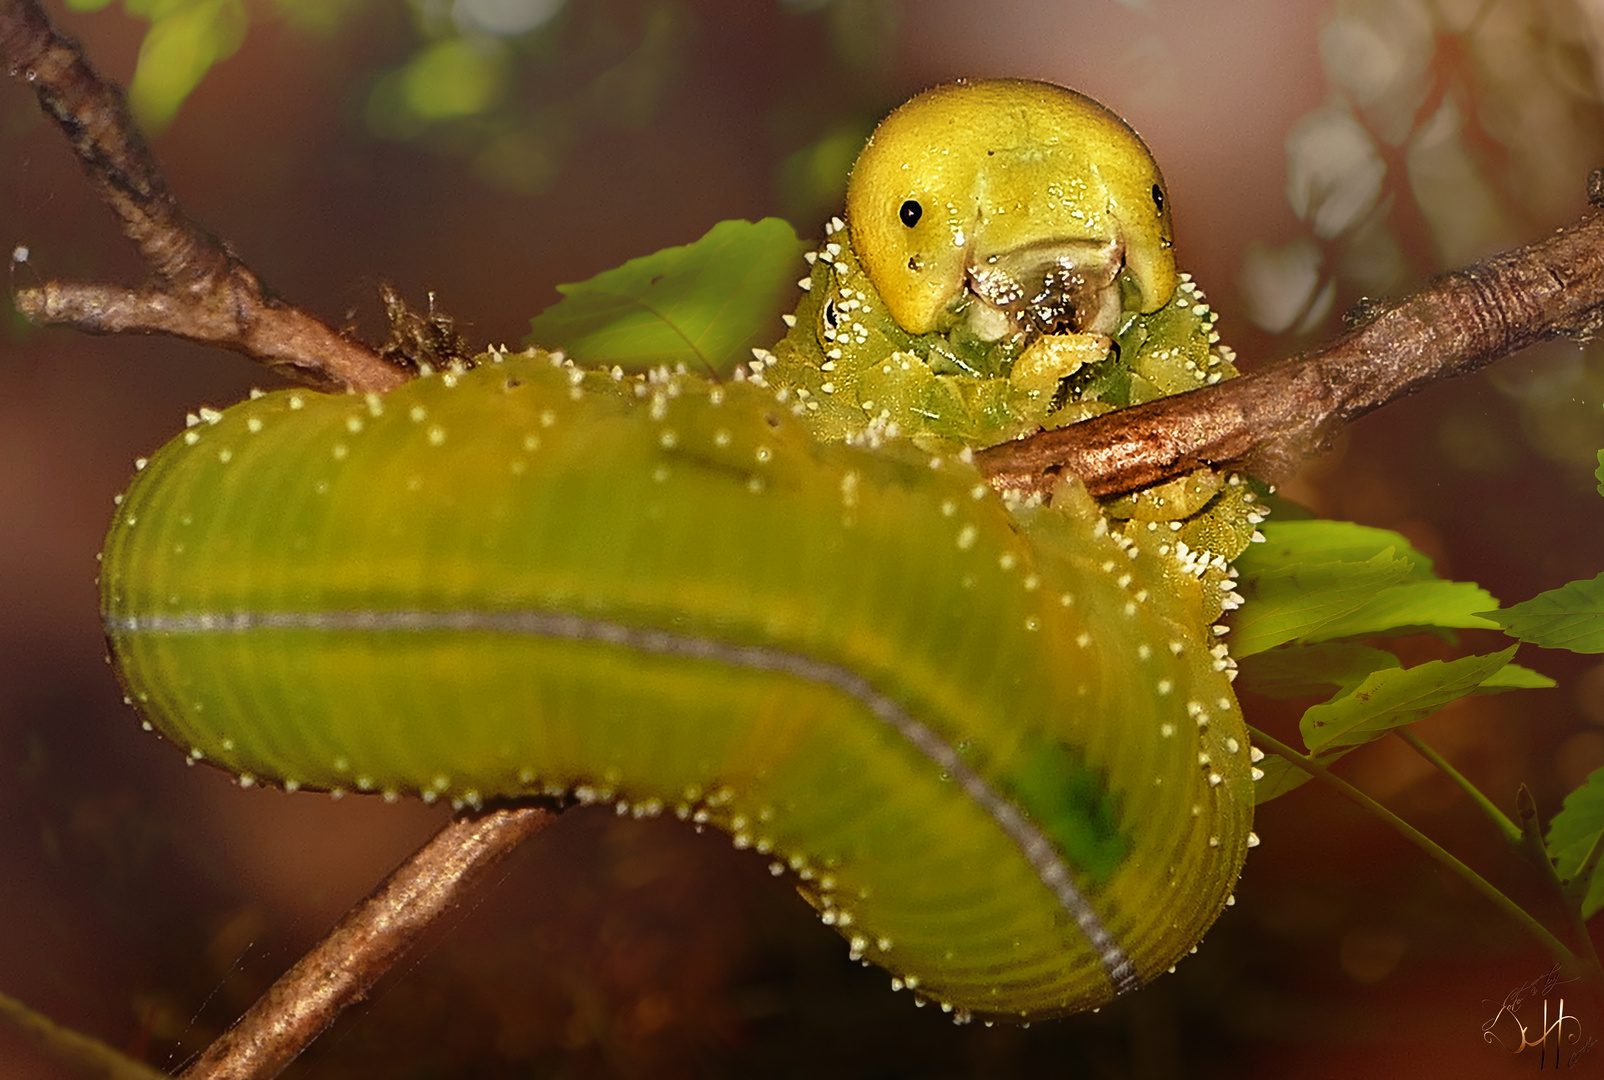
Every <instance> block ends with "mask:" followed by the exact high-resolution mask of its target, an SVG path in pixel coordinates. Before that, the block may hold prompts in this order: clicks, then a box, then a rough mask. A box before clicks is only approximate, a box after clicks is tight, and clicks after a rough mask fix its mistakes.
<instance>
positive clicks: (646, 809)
mask: <svg viewBox="0 0 1604 1080" xmlns="http://www.w3.org/2000/svg"><path fill="white" fill-rule="evenodd" d="M783 397H784V395H780V394H777V393H776V392H775V391H773V390H772V389H770V388H767V387H763V386H760V385H758V384H756V383H755V382H736V383H731V384H728V385H725V386H722V387H717V386H710V385H708V384H706V383H703V382H701V381H699V380H695V379H692V378H689V377H685V376H676V375H659V376H653V377H651V378H645V379H633V378H627V379H617V380H615V379H613V378H611V377H609V376H607V375H605V374H598V373H592V372H586V371H583V370H582V369H579V368H575V367H572V366H570V365H566V364H562V363H557V362H554V361H553V360H552V359H551V358H549V357H547V356H545V355H529V356H519V357H508V358H506V359H503V360H499V361H498V362H494V363H486V364H484V365H482V366H481V367H478V368H476V369H474V370H472V371H469V372H466V373H461V374H448V375H445V376H437V377H432V378H423V379H418V380H415V381H414V382H412V383H410V384H408V385H407V386H404V387H402V388H400V389H398V390H396V391H393V392H391V393H390V394H389V395H387V396H385V397H383V398H376V397H368V398H363V397H358V396H350V395H347V396H325V395H319V394H314V393H310V392H306V391H287V392H279V393H274V394H269V395H266V396H264V397H261V398H260V399H258V400H254V401H251V402H248V403H245V404H242V405H239V406H236V407H234V408H232V409H229V410H226V411H224V412H223V413H221V414H209V418H208V420H207V421H204V422H202V423H200V424H198V425H196V426H195V427H192V428H191V429H190V430H189V431H188V432H186V433H185V435H184V436H182V437H181V438H179V439H177V440H174V442H173V443H171V444H169V445H168V446H167V447H166V448H164V449H163V450H162V451H161V452H159V453H158V454H157V455H156V456H155V457H154V458H153V459H152V460H151V461H150V463H149V464H148V465H147V466H146V467H145V468H144V469H143V470H142V471H141V473H140V474H139V476H138V477H137V478H136V481H135V483H134V485H133V486H132V487H131V488H130V490H129V491H128V493H127V495H126V496H125V498H124V499H123V501H122V503H121V505H120V507H119V512H118V515H117V518H116V521H115V523H114V525H113V528H112V531H111V534H110V536H109V538H108V541H107V547H106V553H105V559H104V566H103V573H102V598H103V606H104V612H105V619H106V626H107V632H108V636H109V637H110V639H111V642H112V649H113V654H114V656H115V659H116V662H117V665H118V668H119V670H120V671H121V673H122V676H123V678H124V680H125V682H126V684H127V687H128V689H129V692H130V694H131V696H132V697H133V699H134V700H135V702H136V703H137V704H138V706H139V708H140V709H141V710H142V711H143V712H144V713H145V714H146V715H147V716H148V717H149V718H150V719H151V721H152V722H153V723H154V724H155V725H156V726H157V727H158V728H160V729H161V730H162V732H163V733H164V734H166V735H167V736H168V737H169V738H171V739H173V740H174V741H175V742H177V743H178V744H180V745H181V746H183V747H184V748H185V749H186V750H188V751H189V753H190V754H191V756H192V757H194V758H199V759H205V760H209V761H212V762H214V763H217V764H219V765H221V766H223V767H225V768H228V769H230V770H232V771H234V772H236V773H238V774H240V775H242V776H248V777H250V778H252V779H253V780H256V781H264V782H273V783H278V784H282V785H286V786H300V787H314V788H328V789H336V788H337V789H343V790H372V791H382V792H396V793H404V794H419V795H422V796H423V797H425V798H429V799H432V798H436V797H449V798H453V799H457V800H466V801H478V800H481V799H488V798H492V797H511V796H519V795H533V794H548V795H550V794H562V795H569V796H574V797H578V798H581V799H586V800H589V799H605V800H615V801H620V802H623V803H626V804H627V805H628V806H630V807H632V808H634V809H636V810H637V811H638V812H643V813H655V812H659V811H661V812H668V813H675V814H678V815H680V816H682V817H686V818H690V819H692V820H695V821H697V822H705V823H709V824H714V825H717V826H719V827H722V828H724V829H726V830H728V831H729V832H730V833H731V834H732V835H733V836H734V837H735V840H736V843H737V844H738V845H740V846H743V847H752V848H755V849H757V850H758V851H760V852H763V853H764V854H766V855H768V856H769V857H770V858H771V859H773V860H774V861H775V864H776V866H777V867H781V868H783V869H784V870H786V871H789V872H792V873H794V874H796V875H797V879H798V883H799V887H800V888H801V889H802V891H803V892H804V894H805V895H807V896H808V898H809V899H810V901H811V902H812V903H813V904H814V905H815V906H816V907H818V908H819V909H820V911H821V912H822V913H823V914H824V916H825V918H826V921H828V922H831V923H832V924H833V925H835V926H836V927H837V928H838V929H839V930H840V931H841V932H842V933H843V934H844V935H845V936H846V937H847V938H848V940H849V941H850V942H851V947H852V949H853V951H854V953H856V954H860V955H862V956H864V957H865V958H868V959H872V960H873V961H874V962H876V963H879V964H881V965H882V966H885V967H887V968H888V969H890V970H891V971H892V972H893V973H895V974H897V975H898V976H899V977H901V978H902V979H903V980H904V981H905V982H906V983H907V984H908V985H913V986H917V987H918V988H919V989H920V992H922V993H926V994H929V995H930V996H932V997H934V998H937V999H939V1000H941V1001H943V1002H945V1003H950V1004H952V1005H954V1006H955V1007H957V1008H961V1009H966V1010H971V1011H973V1012H976V1013H983V1014H995V1015H1016V1016H1018V1015H1038V1014H1046V1013H1056V1012H1063V1011H1068V1010H1072V1009H1076V1008H1082V1007H1086V1006H1087V1005H1091V1004H1096V1003H1098V1002H1101V1001H1104V1000H1107V999H1108V998H1109V997H1110V996H1112V994H1113V993H1114V992H1115V991H1116V989H1124V988H1129V986H1133V985H1136V984H1137V983H1139V982H1141V981H1145V980H1147V979H1150V978H1152V977H1154V976H1155V975H1157V974H1158V973H1159V972H1161V971H1162V970H1164V968H1166V967H1168V966H1169V965H1170V964H1171V963H1173V962H1174V960H1175V959H1176V958H1177V957H1178V956H1179V955H1181V954H1182V953H1184V952H1185V951H1186V949H1188V948H1190V946H1191V944H1192V943H1193V942H1194V941H1195V940H1196V938H1197V937H1198V936H1200V935H1201V933H1202V930H1203V929H1204V928H1205V927H1206V926H1207V925H1208V923H1209V922H1211V921H1212V919H1213V918H1214V916H1215V914H1216V913H1217V912H1218V910H1219V908H1220V906H1221V905H1222V904H1223V903H1224V901H1225V898H1226V896H1227V895H1228V893H1229V891H1230V888H1231V885H1232V882H1233V881H1234V879H1235V876H1236V872H1237V868H1238V866H1239V864H1240V856H1241V852H1242V850H1243V847H1244V845H1245V843H1246V837H1247V829H1248V822H1249V813H1250V807H1251V801H1252V800H1251V792H1250V790H1249V781H1248V771H1249V764H1248V758H1247V748H1246V736H1245V734H1243V732H1242V728H1241V718H1240V715H1239V713H1238V712H1237V711H1236V709H1235V706H1234V703H1232V702H1231V701H1230V700H1229V691H1228V688H1227V686H1228V684H1227V683H1226V680H1225V678H1224V676H1223V675H1222V674H1221V673H1220V672H1218V671H1216V670H1215V669H1214V664H1213V660H1212V657H1211V656H1210V654H1209V652H1208V651H1207V648H1206V646H1205V644H1204V641H1203V639H1202V638H1201V637H1200V635H1199V632H1198V631H1199V628H1198V627H1197V626H1195V625H1189V620H1188V618H1187V614H1186V612H1185V610H1184V605H1183V604H1181V603H1180V602H1178V601H1176V600H1174V599H1173V598H1170V597H1168V596H1167V595H1166V594H1162V593H1160V592H1159V591H1156V590H1154V591H1151V592H1149V591H1147V590H1142V589H1140V588H1138V587H1136V586H1135V585H1134V582H1135V577H1134V576H1132V575H1126V574H1114V573H1110V572H1108V571H1106V570H1105V569H1103V566H1104V564H1105V563H1111V562H1112V563H1115V564H1116V565H1118V566H1120V567H1126V566H1129V567H1130V568H1131V569H1132V571H1133V572H1134V571H1137V570H1139V569H1140V566H1141V563H1142V560H1143V559H1144V558H1145V559H1149V560H1154V561H1158V560H1161V559H1162V556H1159V555H1157V554H1156V552H1149V553H1147V554H1145V555H1144V554H1143V553H1141V552H1139V551H1138V552H1137V553H1136V555H1135V557H1133V556H1132V554H1131V551H1130V546H1129V544H1128V543H1125V544H1122V543H1121V542H1119V538H1117V537H1115V536H1113V535H1111V534H1110V533H1109V531H1108V529H1107V525H1106V521H1105V519H1104V518H1103V517H1102V515H1101V514H1100V513H1099V512H1098V511H1097V508H1096V507H1095V505H1094V504H1092V503H1091V502H1090V501H1089V500H1085V499H1084V497H1081V498H1080V499H1077V498H1076V497H1074V494H1073V492H1070V493H1066V496H1065V497H1064V498H1063V499H1061V500H1060V504H1061V505H1058V506H1054V507H1035V508H1016V510H1015V511H1014V512H1011V511H1010V509H1009V508H1008V507H1005V506H1004V505H1003V503H1002V502H1001V500H999V499H998V497H997V496H996V495H994V494H993V493H992V492H991V490H990V489H989V488H988V487H986V485H985V484H984V483H983V482H982V480H981V478H980V477H979V475H978V474H977V473H976V472H975V470H974V469H973V468H972V467H971V466H969V465H968V464H967V463H966V462H965V461H964V460H963V456H962V455H957V454H954V455H946V456H942V455H931V454H929V453H926V452H923V451H918V450H914V449H913V448H911V447H906V446H904V447H882V448H880V449H879V450H878V451H873V452H871V451H869V450H866V449H862V448H857V447H852V446H847V445H843V444H833V443H824V442H820V441H819V440H817V439H816V438H814V437H813V436H812V435H811V433H810V432H809V430H808V428H807V426H806V425H805V423H804V422H803V420H802V418H801V417H799V416H797V415H795V413H796V411H797V410H796V409H795V403H794V401H793V402H791V403H789V404H788V403H787V402H786V401H784V400H781V399H782V398H783ZM1110 613H1112V614H1110ZM542 620H545V621H542ZM1143 641H1155V642H1158V643H1160V648H1158V649H1153V648H1148V649H1141V648H1139V647H1138V643H1139V642H1143ZM1172 644H1173V645H1174V646H1175V647H1176V648H1175V650H1174V651H1172V647H1171V646H1172ZM877 710H878V712H877ZM888 710H889V711H890V713H892V714H895V715H892V716H890V717H889V718H888V716H887V715H886V714H887V711H888ZM1198 711H1202V712H1205V713H1207V715H1208V722H1207V724H1206V725H1205V724H1202V723H1200V721H1199V719H1198V718H1197V717H1196V716H1194V715H1193V713H1195V712H1198ZM901 718H906V721H908V722H911V723H912V724H914V725H916V727H917V729H918V730H919V731H923V732H927V733H928V740H927V741H928V742H933V743H934V748H932V746H930V745H920V744H919V741H918V739H916V738H912V737H910V733H909V731H908V730H902V729H899V723H900V722H901ZM1043 748H1048V749H1050V750H1051V751H1052V754H1051V755H1050V757H1049V758H1047V759H1044V757H1043ZM942 753H947V754H950V755H951V760H950V761H947V762H946V763H945V764H944V763H943V761H942V760H940V759H939V758H940V755H941V754H942ZM1204 757H1206V758H1207V759H1208V761H1209V762H1210V764H1208V765H1202V764H1200V763H1199V761H1200V758H1204ZM1044 760H1046V761H1047V764H1045V765H1044V764H1043V761H1044ZM969 774H972V775H973V776H974V777H975V778H977V779H978V781H979V782H980V784H981V785H982V786H983V788H984V790H985V791H988V792H991V793H994V795H995V797H996V799H997V800H998V801H997V802H996V803H995V804H988V803H987V802H986V801H985V798H984V797H981V798H977V797H976V795H975V793H974V792H973V791H968V790H965V787H964V781H963V776H964V775H969ZM1043 799H1045V800H1047V801H1040V800H1043ZM1009 815H1017V816H1019V817H1020V818H1022V819H1023V820H1024V821H1025V823H1026V824H1027V825H1028V826H1030V828H1031V829H1033V830H1035V832H1036V833H1039V834H1041V835H1044V836H1046V837H1048V838H1054V839H1059V840H1060V843H1061V845H1062V850H1058V849H1057V848H1055V850H1054V852H1053V853H1052V856H1051V858H1050V859H1047V860H1043V859H1041V858H1037V859H1035V861H1032V857H1031V854H1030V853H1029V852H1026V851H1024V850H1022V842H1021V840H1020V836H1019V833H1018V831H1017V830H1016V831H1015V833H1014V834H1012V835H1011V834H1010V832H1009V830H1008V829H1007V828H1005V827H1004V826H1005V824H1006V822H1004V823H1003V824H1000V823H999V816H1002V817H1005V818H1006V817H1008V816H1009ZM1065 837H1072V838H1076V839H1074V840H1072V841H1069V842H1063V840H1062V838H1065ZM1068 852H1073V853H1074V855H1075V858H1071V857H1070V855H1069V854H1067V853H1068ZM1046 866H1060V867H1062V869H1063V872H1064V873H1065V874H1067V876H1068V878H1069V880H1070V881H1071V883H1072V884H1073V886H1074V891H1075V892H1076V893H1077V894H1078V895H1080V896H1082V897H1083V898H1084V902H1085V905H1086V910H1087V911H1089V912H1090V913H1091V914H1092V917H1093V918H1094V920H1095V922H1096V924H1097V925H1098V926H1099V927H1101V928H1102V929H1103V931H1104V932H1105V933H1106V935H1107V940H1108V941H1109V942H1112V943H1113V944H1114V946H1115V949H1114V950H1113V951H1111V950H1109V949H1107V948H1104V949H1102V950H1101V951H1099V950H1098V949H1096V948H1093V947H1092V946H1091V945H1090V944H1089V943H1088V935H1087V931H1086V928H1085V927H1083V926H1081V925H1078V924H1077V922H1076V918H1075V917H1074V913H1073V912H1070V911H1066V907H1065V904H1064V902H1063V899H1062V897H1061V896H1060V895H1057V894H1055V892H1054V891H1053V889H1052V888H1051V887H1050V882H1047V881H1044V869H1043V868H1044V867H1046ZM1049 876H1050V873H1049ZM1110 955H1113V956H1115V957H1116V958H1115V959H1113V960H1112V961H1111V960H1110V959H1109V956H1110ZM1121 965H1128V966H1127V967H1122V966H1121ZM1122 980H1123V981H1124V982H1125V983H1126V984H1128V985H1120V983H1121V981H1122Z"/></svg>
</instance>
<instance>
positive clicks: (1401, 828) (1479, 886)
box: [1248, 726, 1604, 982]
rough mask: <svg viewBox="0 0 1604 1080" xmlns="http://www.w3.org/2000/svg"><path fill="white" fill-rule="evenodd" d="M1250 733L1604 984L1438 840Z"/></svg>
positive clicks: (1306, 759)
mask: <svg viewBox="0 0 1604 1080" xmlns="http://www.w3.org/2000/svg"><path fill="white" fill-rule="evenodd" d="M1248 733H1249V734H1250V735H1252V737H1253V745H1255V746H1258V747H1262V748H1263V749H1265V750H1268V751H1270V752H1271V753H1273V754H1278V755H1279V756H1281V757H1282V758H1284V759H1286V761H1287V762H1288V763H1290V764H1291V765H1292V766H1293V767H1294V768H1297V769H1301V770H1303V771H1304V772H1306V773H1308V774H1309V775H1310V776H1313V777H1316V778H1317V779H1320V780H1323V781H1325V782H1326V783H1327V784H1328V785H1330V786H1331V787H1332V788H1333V789H1334V790H1335V791H1336V792H1337V793H1338V794H1339V795H1341V796H1342V797H1343V798H1345V799H1348V800H1350V801H1352V802H1354V803H1357V804H1358V805H1359V806H1360V807H1361V808H1363V809H1364V810H1365V811H1367V812H1368V813H1369V814H1370V815H1371V816H1372V817H1375V818H1378V819H1380V820H1381V821H1384V822H1386V823H1387V824H1388V825H1390V826H1392V828H1393V829H1395V830H1397V831H1398V832H1399V833H1400V834H1401V835H1402V836H1403V837H1404V839H1406V840H1408V841H1409V842H1410V843H1411V844H1414V845H1415V846H1416V847H1418V848H1420V850H1422V851H1424V852H1425V853H1426V854H1427V855H1430V856H1431V857H1432V858H1433V859H1436V860H1437V861H1438V862H1439V863H1441V864H1442V865H1443V866H1444V867H1445V868H1446V869H1448V870H1451V871H1453V872H1454V873H1455V874H1458V875H1459V876H1460V877H1461V878H1463V879H1464V880H1465V882H1466V883H1468V884H1469V885H1470V887H1471V888H1473V889H1475V890H1476V891H1477V892H1479V893H1481V894H1482V896H1484V897H1486V898H1487V899H1488V900H1490V901H1492V903H1493V904H1494V905H1495V906H1497V907H1498V908H1499V910H1501V911H1503V912H1504V914H1506V915H1508V916H1509V917H1510V918H1511V919H1513V920H1515V922H1517V923H1519V924H1520V926H1521V928H1522V929H1524V930H1525V931H1526V932H1527V933H1529V934H1531V935H1532V936H1533V937H1534V938H1536V939H1537V940H1538V941H1541V942H1542V943H1543V947H1544V948H1546V949H1547V950H1548V951H1549V954H1550V955H1551V956H1553V957H1554V958H1555V959H1556V960H1558V961H1559V962H1560V963H1562V964H1564V965H1565V966H1566V967H1567V968H1569V969H1571V970H1573V971H1580V972H1584V973H1585V974H1587V975H1588V976H1589V977H1590V978H1592V979H1594V980H1595V981H1600V982H1604V971H1600V970H1599V968H1598V965H1597V964H1596V963H1589V962H1588V961H1587V960H1584V959H1582V958H1581V957H1579V956H1577V955H1576V954H1575V953H1574V952H1572V951H1571V950H1570V948H1569V947H1568V946H1567V945H1566V944H1565V943H1564V942H1563V941H1561V940H1560V939H1559V938H1557V937H1555V936H1554V935H1553V934H1552V933H1551V932H1550V931H1549V929H1548V927H1546V926H1544V925H1543V924H1542V923H1540V922H1538V921H1537V920H1536V919H1534V918H1532V917H1531V915H1530V914H1528V913H1527V911H1526V909H1525V908H1523V907H1521V906H1520V905H1519V904H1517V903H1515V901H1513V900H1511V899H1510V898H1509V897H1507V896H1505V895H1504V894H1503V893H1502V892H1500V891H1499V890H1498V888H1497V887H1496V886H1495V885H1493V883H1492V882H1490V881H1488V880H1487V879H1486V878H1484V877H1482V876H1481V875H1480V874H1478V873H1476V871H1474V870H1472V869H1471V868H1470V867H1468V866H1466V865H1465V864H1464V863H1463V862H1461V861H1460V860H1459V859H1458V858H1457V857H1455V856H1454V855H1453V854H1452V853H1451V852H1450V851H1449V850H1448V849H1447V848H1445V847H1443V846H1442V845H1441V844H1439V843H1437V841H1435V840H1433V839H1432V838H1431V837H1429V836H1427V835H1426V834H1425V833H1423V832H1421V831H1420V830H1419V829H1417V828H1415V827H1414V826H1413V825H1411V824H1409V823H1408V822H1407V821H1405V820H1404V819H1403V818H1401V817H1399V816H1398V815H1397V814H1394V813H1393V812H1392V811H1391V810H1388V809H1387V808H1386V807H1385V806H1382V805H1381V804H1380V803H1378V802H1377V801H1376V800H1375V799H1372V798H1371V797H1370V796H1369V795H1366V794H1365V793H1364V792H1362V791H1360V790H1359V789H1358V788H1356V787H1354V786H1353V785H1352V784H1350V783H1348V781H1346V780H1344V779H1342V777H1340V776H1338V775H1337V774H1336V773H1334V772H1332V771H1331V770H1330V769H1328V768H1327V767H1326V766H1325V765H1324V764H1322V763H1321V762H1320V761H1318V760H1316V759H1315V758H1313V757H1311V756H1310V755H1308V754H1300V753H1298V751H1296V750H1294V749H1293V748H1292V747H1290V746H1288V745H1287V744H1286V743H1283V742H1282V741H1281V740H1279V739H1275V738H1272V737H1271V736H1269V735H1266V734H1265V733H1264V732H1262V731H1260V730H1259V729H1258V728H1256V727H1251V726H1250V727H1249V728H1248Z"/></svg>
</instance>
